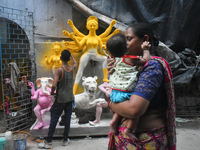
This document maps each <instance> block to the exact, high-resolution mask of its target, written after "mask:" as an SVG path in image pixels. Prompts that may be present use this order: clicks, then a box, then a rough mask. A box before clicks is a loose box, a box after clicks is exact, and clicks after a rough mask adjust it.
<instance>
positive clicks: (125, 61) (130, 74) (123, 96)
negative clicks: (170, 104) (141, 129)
mask: <svg viewBox="0 0 200 150" xmlns="http://www.w3.org/2000/svg"><path fill="white" fill-rule="evenodd" d="M141 44H142V45H141V47H142V49H143V57H142V58H141V57H139V56H134V54H132V53H131V52H129V51H128V50H127V45H126V38H125V36H124V35H123V34H120V33H119V34H116V35H114V36H112V37H111V38H110V39H109V40H108V42H107V44H106V47H107V51H108V52H109V53H110V56H111V58H114V59H115V65H116V67H115V68H114V69H115V71H114V73H113V74H112V75H111V76H110V80H109V86H110V88H111V89H112V93H111V94H110V99H111V101H112V102H115V103H119V102H123V101H125V100H129V99H130V97H131V95H132V93H133V90H134V88H135V85H136V82H137V73H138V66H143V65H144V64H145V63H146V62H147V61H148V60H149V59H150V52H149V49H150V46H151V45H150V44H149V42H148V41H145V39H144V41H143V43H141ZM124 54H126V55H124ZM136 65H137V66H136ZM120 119H121V116H120V115H118V114H117V113H115V114H114V115H113V119H112V121H111V123H110V126H111V133H112V134H116V133H117V127H118V126H117V125H118V122H119V121H120ZM137 122H138V120H137V119H130V120H129V121H128V125H127V128H126V130H125V131H124V132H125V134H126V135H127V136H129V137H130V138H131V139H132V140H137V138H136V137H135V136H134V135H133V129H134V128H135V127H136V126H137Z"/></svg>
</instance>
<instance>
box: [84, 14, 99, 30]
mask: <svg viewBox="0 0 200 150" xmlns="http://www.w3.org/2000/svg"><path fill="white" fill-rule="evenodd" d="M86 27H87V29H88V30H97V29H98V28H99V26H98V18H97V17H95V16H90V17H88V19H87V25H86Z"/></svg>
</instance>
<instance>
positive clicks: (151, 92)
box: [110, 60, 164, 118]
mask: <svg viewBox="0 0 200 150" xmlns="http://www.w3.org/2000/svg"><path fill="white" fill-rule="evenodd" d="M163 81H164V77H163V67H162V65H161V64H160V63H159V62H158V61H157V60H150V61H149V62H148V64H147V65H146V66H145V67H144V68H143V70H142V72H141V73H140V75H139V79H138V81H137V85H136V87H135V89H134V92H133V95H132V96H131V98H130V100H127V101H124V102H121V103H118V104H114V103H111V104H110V108H111V109H112V110H113V111H115V112H116V113H118V114H120V115H121V116H123V117H127V118H137V117H140V116H141V115H143V114H144V113H145V112H146V110H147V107H148V106H149V104H150V101H151V100H152V98H153V97H154V96H155V94H156V93H157V91H158V89H159V88H160V86H161V85H162V83H163Z"/></svg>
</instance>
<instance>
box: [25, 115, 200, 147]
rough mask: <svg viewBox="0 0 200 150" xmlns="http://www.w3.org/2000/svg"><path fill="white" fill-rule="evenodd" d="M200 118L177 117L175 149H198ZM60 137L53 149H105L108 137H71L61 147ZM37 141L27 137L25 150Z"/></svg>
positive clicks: (55, 140)
mask: <svg viewBox="0 0 200 150" xmlns="http://www.w3.org/2000/svg"><path fill="white" fill-rule="evenodd" d="M199 139H200V118H196V119H184V118H177V150H199V149H200V140H199ZM61 144H62V138H54V140H53V150H62V149H67V150H106V149H107V145H108V137H107V136H105V137H92V138H85V137H80V138H71V143H70V144H69V145H68V146H67V147H63V146H62V145H61ZM37 145H38V143H37V142H36V141H35V140H34V139H30V138H28V140H27V146H26V150H39V149H38V148H37Z"/></svg>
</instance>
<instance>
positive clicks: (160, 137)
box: [108, 56, 176, 150]
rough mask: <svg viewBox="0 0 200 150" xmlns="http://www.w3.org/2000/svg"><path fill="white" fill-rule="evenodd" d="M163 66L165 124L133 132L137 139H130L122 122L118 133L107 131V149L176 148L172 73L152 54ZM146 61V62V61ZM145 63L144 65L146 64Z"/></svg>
mask: <svg viewBox="0 0 200 150" xmlns="http://www.w3.org/2000/svg"><path fill="white" fill-rule="evenodd" d="M152 57H153V59H156V60H157V61H159V62H160V64H161V65H162V66H163V68H164V76H165V89H166V92H167V100H168V101H167V103H168V104H167V110H166V119H167V121H166V125H165V126H162V127H160V128H155V129H151V130H142V131H141V130H140V131H137V130H136V132H135V133H134V134H135V135H136V137H138V141H132V140H131V139H130V138H129V137H128V136H127V135H126V134H125V133H124V130H125V129H126V127H125V126H123V124H121V125H120V126H119V128H118V131H119V134H118V135H113V134H111V133H109V144H108V149H109V150H175V149H176V123H175V116H176V114H175V99H174V87H173V84H172V73H171V70H170V67H169V65H168V63H167V62H166V61H165V60H164V59H162V58H160V57H156V56H152ZM147 63H148V62H147ZM147 63H146V64H145V65H147Z"/></svg>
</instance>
